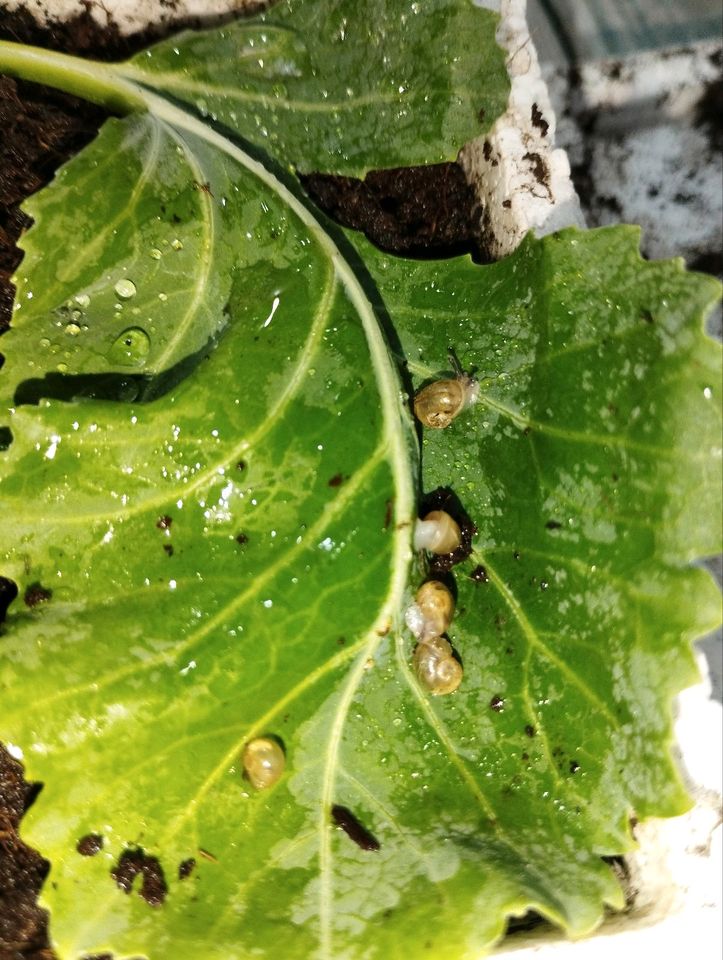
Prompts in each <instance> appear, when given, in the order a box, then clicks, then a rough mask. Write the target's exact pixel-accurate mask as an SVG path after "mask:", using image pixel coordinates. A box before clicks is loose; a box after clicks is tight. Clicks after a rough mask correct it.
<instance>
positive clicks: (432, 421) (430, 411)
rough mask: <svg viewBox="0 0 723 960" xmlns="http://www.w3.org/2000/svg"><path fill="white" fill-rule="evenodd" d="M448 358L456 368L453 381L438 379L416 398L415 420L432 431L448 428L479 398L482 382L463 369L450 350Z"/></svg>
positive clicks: (423, 389) (422, 390)
mask: <svg viewBox="0 0 723 960" xmlns="http://www.w3.org/2000/svg"><path fill="white" fill-rule="evenodd" d="M448 356H449V362H450V363H451V364H452V368H453V369H454V373H455V377H454V379H453V380H435V381H434V382H433V383H430V384H428V385H427V386H426V387H423V388H422V389H421V390H420V391H419V392H418V393H417V394H416V396H415V397H414V415H415V417H416V418H417V420H419V422H420V423H421V424H422V425H423V426H425V427H431V429H433V430H443V429H444V428H445V427H448V426H449V425H450V423H451V422H452V421H453V420H454V418H455V417H457V416H459V414H460V413H461V412H462V411H463V410H465V409H466V408H467V407H471V406H472V404H473V403H476V402H477V399H478V398H479V381H478V380H477V379H476V378H475V377H471V376H470V375H469V374H468V373H465V372H464V370H462V367H461V366H460V362H459V360H458V359H457V356H456V354H455V353H454V351H453V350H452V349H451V348H450V350H449V354H448Z"/></svg>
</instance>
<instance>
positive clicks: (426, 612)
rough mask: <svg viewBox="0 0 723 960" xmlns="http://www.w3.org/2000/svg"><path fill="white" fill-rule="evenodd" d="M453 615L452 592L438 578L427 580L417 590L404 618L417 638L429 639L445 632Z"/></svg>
mask: <svg viewBox="0 0 723 960" xmlns="http://www.w3.org/2000/svg"><path fill="white" fill-rule="evenodd" d="M453 616H454V597H453V596H452V594H451V593H450V592H449V590H448V589H447V587H445V585H444V584H443V583H440V581H439V580H428V581H427V582H426V583H423V584H422V586H421V587H420V588H419V590H417V595H416V597H415V598H414V603H413V604H411V606H409V607H408V608H407V612H406V614H405V619H406V621H407V626H408V627H409V629H410V630H411V631H412V633H413V634H414V636H415V637H416V638H417V640H430V639H431V638H432V637H439V636H441V634H443V633H446V632H447V630H448V629H449V625H450V623H451V622H452V617H453Z"/></svg>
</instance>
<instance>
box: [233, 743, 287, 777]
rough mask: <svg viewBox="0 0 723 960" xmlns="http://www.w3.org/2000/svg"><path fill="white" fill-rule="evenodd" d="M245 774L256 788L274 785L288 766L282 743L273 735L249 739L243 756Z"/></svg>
mask: <svg viewBox="0 0 723 960" xmlns="http://www.w3.org/2000/svg"><path fill="white" fill-rule="evenodd" d="M241 762H242V763H243V768H244V774H245V776H246V777H247V778H248V780H249V782H250V784H251V786H252V787H254V788H255V789H256V790H266V789H267V788H268V787H273V785H274V784H275V783H276V781H277V780H279V778H280V777H281V775H282V774H283V772H284V768H285V766H286V757H285V756H284V751H283V750H282V749H281V746H280V744H279V743H278V742H277V741H276V740H273V739H272V738H271V737H256V739H255V740H249V742H248V743H247V744H246V746H245V747H244V750H243V755H242V757H241Z"/></svg>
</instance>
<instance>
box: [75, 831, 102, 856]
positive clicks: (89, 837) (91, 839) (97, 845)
mask: <svg viewBox="0 0 723 960" xmlns="http://www.w3.org/2000/svg"><path fill="white" fill-rule="evenodd" d="M75 849H76V850H77V851H78V853H79V854H80V855H81V856H83V857H94V856H95V855H96V853H100V851H101V850H102V849H103V837H102V836H101V835H100V834H99V833H87V834H86V835H85V836H84V837H81V838H80V840H78V842H77V843H76V845H75Z"/></svg>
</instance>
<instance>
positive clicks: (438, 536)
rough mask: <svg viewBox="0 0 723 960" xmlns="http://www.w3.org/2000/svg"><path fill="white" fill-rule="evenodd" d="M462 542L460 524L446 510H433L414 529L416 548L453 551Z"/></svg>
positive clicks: (435, 551) (445, 551)
mask: <svg viewBox="0 0 723 960" xmlns="http://www.w3.org/2000/svg"><path fill="white" fill-rule="evenodd" d="M461 543H462V533H461V531H460V529H459V525H458V524H457V522H456V521H455V520H453V519H452V517H450V515H449V514H448V513H445V512H444V510H432V511H431V512H430V513H428V514H427V515H426V516H425V517H423V518H422V519H421V520H417V525H416V527H415V529H414V549H415V550H429V551H430V553H452V552H453V551H454V550H456V549H457V547H459V546H460V545H461Z"/></svg>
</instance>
